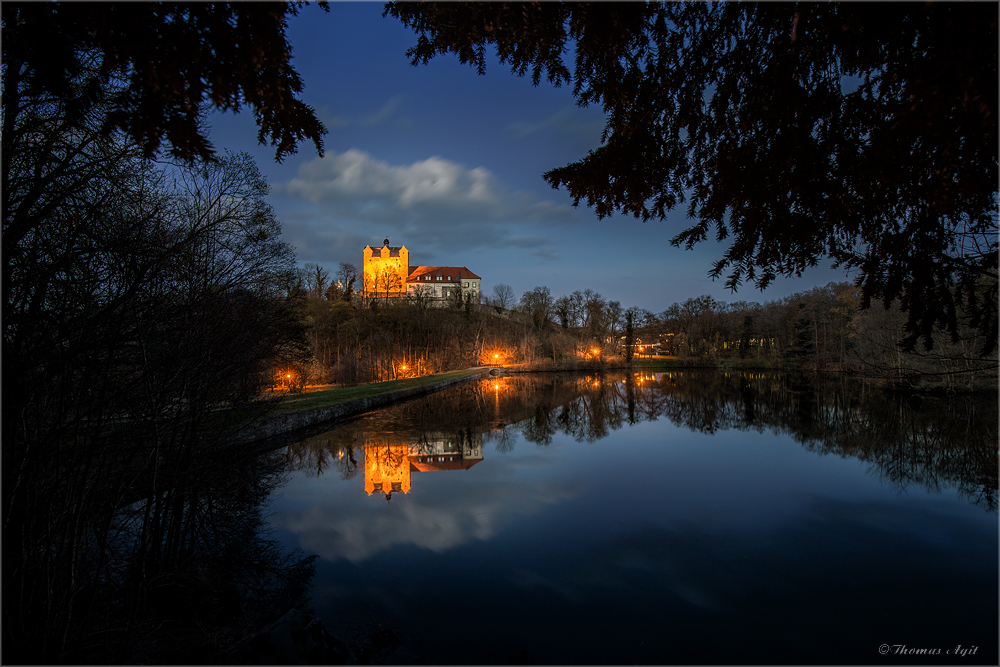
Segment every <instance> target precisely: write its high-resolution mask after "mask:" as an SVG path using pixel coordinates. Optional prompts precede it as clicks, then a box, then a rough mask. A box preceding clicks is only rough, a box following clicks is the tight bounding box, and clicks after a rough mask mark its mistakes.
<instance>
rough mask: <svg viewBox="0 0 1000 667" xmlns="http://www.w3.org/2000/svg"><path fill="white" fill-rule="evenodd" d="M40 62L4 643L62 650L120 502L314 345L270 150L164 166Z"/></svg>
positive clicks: (26, 220)
mask: <svg viewBox="0 0 1000 667" xmlns="http://www.w3.org/2000/svg"><path fill="white" fill-rule="evenodd" d="M3 11H4V15H5V21H6V17H7V15H8V12H9V11H13V10H9V9H8V7H7V5H5V6H4V9H3ZM15 13H16V12H15ZM8 29H9V26H7V25H6V24H5V35H4V36H5V42H4V49H5V54H6V53H7V49H8V47H9V46H10V42H8V40H7V36H8V35H7V31H8ZM14 32H16V31H14ZM17 39H20V37H18V38H17ZM11 41H15V42H16V39H15V40H11ZM15 60H16V59H15ZM18 67H20V69H18ZM26 67H27V65H26V64H25V63H23V62H22V63H20V64H19V65H18V66H15V62H11V61H6V60H5V62H4V68H5V69H4V89H3V113H4V116H3V119H2V122H3V128H4V130H3V181H4V182H3V185H4V187H3V204H4V209H3V250H4V266H3V294H4V311H3V322H4V332H3V359H4V390H5V391H4V402H5V403H4V413H5V416H6V417H10V419H5V424H4V426H5V428H4V430H3V448H2V452H3V490H4V491H3V516H4V542H5V565H6V567H5V568H4V577H3V586H4V600H5V602H7V603H8V604H5V606H4V622H3V627H4V644H3V645H4V656H5V658H7V657H10V656H24V655H28V653H25V651H30V652H31V653H30V655H31V657H32V658H33V659H35V660H38V661H40V662H58V661H60V660H64V659H66V656H67V655H68V653H67V652H68V651H71V650H72V649H73V646H74V644H75V643H76V642H79V641H82V637H83V634H81V633H85V632H86V631H87V630H86V628H87V627H89V626H88V625H87V623H86V622H84V620H83V619H86V615H87V614H88V613H89V612H88V605H89V604H91V601H92V600H93V597H92V594H93V591H94V588H93V587H94V586H97V585H98V583H97V582H95V580H94V577H95V576H97V574H95V573H97V572H99V571H100V570H101V568H102V567H104V565H105V564H106V561H105V560H102V559H105V558H107V554H106V553H105V552H106V550H107V548H109V540H111V539H112V535H113V533H114V531H115V530H116V524H115V523H114V518H113V511H114V510H116V509H118V508H120V507H121V506H122V505H123V504H127V503H130V502H134V501H136V500H138V499H141V498H142V497H143V496H142V494H143V493H149V494H156V493H168V492H169V491H170V490H171V489H172V488H173V487H172V486H171V484H176V482H177V480H176V479H173V480H171V479H170V476H169V475H168V474H167V471H170V470H178V469H180V467H181V466H182V464H184V463H186V462H188V461H189V460H190V458H191V457H192V456H194V455H195V453H196V452H199V451H201V450H202V449H204V448H210V446H211V444H212V442H213V438H215V437H219V436H220V433H219V431H220V430H224V429H226V428H235V427H237V426H238V425H239V424H240V423H241V422H242V420H246V419H252V418H253V417H254V416H255V415H256V414H259V413H260V412H261V411H263V410H265V409H266V408H267V404H266V403H262V402H259V401H257V398H258V396H259V394H260V391H261V389H262V387H264V386H266V384H267V383H268V381H269V379H270V378H269V377H268V371H269V368H270V366H271V364H272V363H273V362H274V360H275V359H276V358H280V357H281V356H282V355H285V356H289V357H295V355H296V350H297V351H298V353H301V352H302V351H303V348H302V347H301V345H300V343H301V341H299V340H297V336H298V335H299V334H300V333H302V330H297V329H296V313H295V310H294V308H292V307H291V306H292V304H291V303H290V302H289V301H288V300H285V299H283V298H282V295H281V292H280V289H279V288H280V286H281V284H282V282H283V281H284V280H285V277H286V275H287V274H288V273H289V272H290V271H291V270H292V265H293V260H294V257H293V254H292V252H291V249H290V247H289V246H288V245H287V244H285V243H283V242H282V241H281V240H280V238H279V237H280V225H279V223H278V221H277V219H276V218H275V216H274V214H273V211H272V210H271V208H270V207H269V206H268V205H267V203H266V202H265V201H264V197H265V195H266V193H267V183H266V182H265V181H264V179H263V177H262V176H261V175H260V172H259V171H258V170H257V168H256V165H254V163H253V161H252V160H251V159H250V158H249V157H248V156H246V155H229V154H226V155H224V156H220V157H218V158H217V159H215V160H214V161H212V162H205V163H201V164H198V165H195V166H190V165H186V164H169V163H167V164H162V163H161V164H157V163H154V162H152V161H151V160H148V159H145V158H144V157H143V156H144V151H143V149H142V147H140V146H138V145H136V144H135V143H134V142H132V141H131V140H130V139H129V138H128V137H127V135H126V134H125V133H124V132H120V131H114V130H110V131H109V130H108V127H109V126H108V118H109V117H110V114H111V111H110V110H109V108H108V107H107V106H102V105H101V104H98V103H95V104H92V105H90V106H86V107H84V108H82V109H81V108H79V105H78V101H77V100H73V99H63V98H61V97H59V96H57V95H55V94H53V93H52V92H51V91H47V90H44V89H40V88H36V87H33V86H35V84H36V83H37V81H34V80H33V79H31V77H27V76H23V77H20V78H18V77H19V76H20V75H21V74H24V73H25V72H26V71H28V70H27V69H25V68H26ZM107 76H108V75H107V72H106V71H104V70H102V67H101V63H100V62H99V60H94V59H91V60H87V61H86V62H84V63H82V64H80V67H79V70H78V71H77V72H76V77H75V78H74V79H73V86H76V87H79V88H80V89H88V90H90V89H93V90H96V91H97V92H95V93H94V98H93V99H96V100H107V99H109V98H110V97H113V96H114V95H115V94H116V93H117V92H120V91H121V90H122V89H123V88H122V86H123V85H124V84H123V82H122V81H121V80H118V79H112V80H111V81H108V80H107ZM102 96H103V97H102ZM101 585H103V584H101ZM10 661H15V662H16V661H17V660H14V659H13V658H12V659H10V660H8V662H10Z"/></svg>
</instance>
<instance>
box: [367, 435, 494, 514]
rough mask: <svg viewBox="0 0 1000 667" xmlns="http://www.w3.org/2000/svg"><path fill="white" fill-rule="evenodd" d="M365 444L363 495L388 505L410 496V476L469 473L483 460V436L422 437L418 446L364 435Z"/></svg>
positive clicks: (385, 437)
mask: <svg viewBox="0 0 1000 667" xmlns="http://www.w3.org/2000/svg"><path fill="white" fill-rule="evenodd" d="M364 440H365V443H364V457H365V459H364V465H365V492H366V493H367V494H368V495H369V496H370V495H372V494H373V493H375V492H380V493H384V494H385V499H386V500H387V501H388V500H392V494H393V493H409V491H410V475H411V473H414V472H436V471H445V470H468V469H470V468H471V467H472V466H474V465H476V464H477V463H479V462H480V461H482V460H483V435H482V433H476V434H472V433H468V432H467V433H464V434H462V433H460V434H458V437H457V438H456V437H455V436H450V435H447V434H444V433H434V434H430V435H426V434H424V435H422V437H421V441H420V442H417V443H411V442H399V439H398V438H393V437H391V434H373V433H365V434H364ZM404 440H405V439H404Z"/></svg>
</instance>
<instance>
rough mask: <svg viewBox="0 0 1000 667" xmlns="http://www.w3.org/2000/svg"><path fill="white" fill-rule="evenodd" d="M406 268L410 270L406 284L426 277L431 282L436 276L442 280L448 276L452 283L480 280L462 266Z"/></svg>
mask: <svg viewBox="0 0 1000 667" xmlns="http://www.w3.org/2000/svg"><path fill="white" fill-rule="evenodd" d="M408 268H409V269H410V275H409V276H407V277H406V282H415V281H417V280H423V276H426V275H429V276H431V279H432V280H436V279H437V276H438V275H440V276H441V279H442V280H446V279H447V278H448V276H451V280H452V282H457V281H459V280H482V278H480V277H479V276H477V275H476V274H475V273H473V272H472V271H469V269H467V268H466V267H464V266H411V267H408Z"/></svg>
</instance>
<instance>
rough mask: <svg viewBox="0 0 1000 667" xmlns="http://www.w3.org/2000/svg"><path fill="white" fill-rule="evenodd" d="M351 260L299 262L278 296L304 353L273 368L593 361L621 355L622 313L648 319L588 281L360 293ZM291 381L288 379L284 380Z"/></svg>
mask: <svg viewBox="0 0 1000 667" xmlns="http://www.w3.org/2000/svg"><path fill="white" fill-rule="evenodd" d="M357 280H359V277H358V271H357V269H356V268H355V267H354V266H352V265H350V264H344V263H342V264H341V266H340V269H339V270H338V272H337V274H336V275H335V276H332V277H331V275H330V273H329V272H328V271H327V270H326V269H325V268H323V267H322V266H319V265H316V264H310V265H307V266H306V267H305V268H303V269H300V270H299V273H298V277H297V280H296V281H295V283H294V284H292V285H289V286H288V290H287V298H288V301H289V303H291V304H292V305H293V308H294V309H295V312H296V313H297V314H298V318H299V320H298V321H299V323H300V325H301V326H302V327H303V328H304V329H305V331H306V338H307V340H308V343H309V348H310V351H311V357H310V358H309V360H308V361H306V362H305V363H303V364H302V365H301V366H299V367H295V368H288V369H281V368H278V369H277V370H276V378H275V379H276V382H277V383H278V384H281V383H282V378H283V377H285V378H287V377H289V376H290V377H292V378H301V381H300V384H301V382H306V383H310V384H313V383H315V384H327V383H335V384H347V385H352V384H360V383H367V382H382V381H386V380H393V379H396V378H400V377H406V376H412V375H426V374H429V373H436V372H442V371H447V370H452V369H456V368H464V367H468V366H475V365H510V364H533V365H539V366H544V365H546V364H553V363H555V364H561V367H566V365H567V364H576V365H577V366H579V367H581V368H584V367H590V368H593V367H598V366H604V365H607V364H613V363H620V362H621V361H622V360H623V359H624V358H625V353H626V349H625V348H626V344H627V340H628V335H629V333H628V332H629V329H628V322H629V320H630V318H631V319H632V320H633V321H635V322H647V323H648V322H652V321H655V318H653V316H652V315H651V314H650V313H648V312H645V311H639V310H638V309H634V308H633V309H628V310H626V309H625V308H623V307H622V305H621V304H620V303H619V302H617V301H609V300H607V299H605V298H604V297H602V296H601V295H600V294H598V293H597V292H594V291H592V290H589V289H587V290H583V291H577V292H574V293H573V294H571V295H569V296H564V297H559V298H553V297H552V295H551V293H550V291H549V289H548V288H546V287H536V288H535V289H533V290H530V291H528V292H525V293H524V294H523V295H522V296H521V298H520V299H519V300H517V301H515V300H514V296H513V291H512V290H511V288H510V287H509V286H507V285H504V284H500V285H498V286H497V288H496V289H495V290H494V293H495V296H494V297H487V298H486V299H484V302H482V303H477V302H474V301H472V300H471V299H465V300H464V301H463V300H461V299H447V300H445V301H442V302H434V301H432V300H429V299H422V298H417V299H412V298H365V297H364V296H363V295H362V293H361V290H360V289H356V288H355V282H356V281H357ZM293 384H294V383H293Z"/></svg>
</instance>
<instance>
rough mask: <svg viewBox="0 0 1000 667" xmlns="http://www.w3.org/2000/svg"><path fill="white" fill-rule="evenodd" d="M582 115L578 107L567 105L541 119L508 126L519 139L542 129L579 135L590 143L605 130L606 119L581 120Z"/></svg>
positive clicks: (509, 130)
mask: <svg viewBox="0 0 1000 667" xmlns="http://www.w3.org/2000/svg"><path fill="white" fill-rule="evenodd" d="M581 118H582V115H581V112H580V110H579V109H578V108H576V107H566V108H563V109H560V110H559V111H557V112H555V113H554V114H552V115H551V116H549V117H548V118H544V119H542V120H540V121H535V122H526V121H518V122H516V123H511V124H510V125H508V126H507V131H508V132H510V134H511V135H512V136H514V137H515V138H517V139H523V138H524V137H527V136H528V135H531V134H535V133H536V132H542V131H553V130H554V131H558V132H564V133H567V134H573V135H577V136H578V137H579V138H580V139H582V140H584V141H586V142H587V143H589V144H593V143H595V142H596V141H597V140H598V139H599V138H600V136H601V132H603V131H604V121H603V120H600V121H597V120H581Z"/></svg>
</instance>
